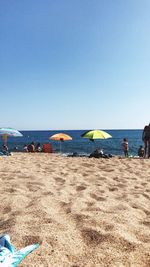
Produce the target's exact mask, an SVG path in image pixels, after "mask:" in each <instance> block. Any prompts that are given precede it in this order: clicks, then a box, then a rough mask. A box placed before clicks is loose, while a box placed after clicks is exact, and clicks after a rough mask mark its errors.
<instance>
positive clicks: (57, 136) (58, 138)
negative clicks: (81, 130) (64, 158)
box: [49, 133, 72, 152]
mask: <svg viewBox="0 0 150 267" xmlns="http://www.w3.org/2000/svg"><path fill="white" fill-rule="evenodd" d="M49 139H51V140H54V141H60V152H61V142H64V141H68V140H72V137H71V136H70V135H68V134H64V133H57V134H54V135H52V136H50V137H49Z"/></svg>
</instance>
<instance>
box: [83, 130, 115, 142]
mask: <svg viewBox="0 0 150 267" xmlns="http://www.w3.org/2000/svg"><path fill="white" fill-rule="evenodd" d="M81 137H83V138H88V139H90V140H91V141H94V139H108V138H111V137H112V136H111V135H110V134H108V133H107V132H105V131H102V130H91V131H87V132H85V133H83V134H82V135H81Z"/></svg>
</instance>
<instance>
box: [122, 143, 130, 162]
mask: <svg viewBox="0 0 150 267" xmlns="http://www.w3.org/2000/svg"><path fill="white" fill-rule="evenodd" d="M122 148H123V152H124V155H125V157H126V158H127V157H128V156H129V155H128V151H129V145H128V140H127V139H126V138H124V139H123V142H122Z"/></svg>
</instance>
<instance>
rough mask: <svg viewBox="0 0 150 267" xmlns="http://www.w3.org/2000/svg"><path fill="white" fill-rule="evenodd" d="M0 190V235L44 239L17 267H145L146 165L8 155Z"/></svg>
mask: <svg viewBox="0 0 150 267" xmlns="http://www.w3.org/2000/svg"><path fill="white" fill-rule="evenodd" d="M0 184H1V186H0V207H1V218H0V233H8V234H9V235H10V236H11V241H12V243H13V245H14V246H15V247H16V248H18V249H19V248H22V247H24V246H26V245H29V244H32V243H35V242H41V241H42V244H41V245H40V247H39V248H38V249H37V250H35V251H34V252H32V253H31V254H30V255H29V256H28V257H26V258H25V260H24V261H23V262H22V263H21V265H20V266H22V267H25V266H26V267H29V266H30V267H31V266H34V267H37V266H40V267H60V266H61V267H98V266H99V267H100V266H101V267H103V266H105V267H106V266H113V267H123V266H125V267H130V266H132V267H149V266H150V160H148V159H119V158H117V157H115V158H111V159H93V158H86V157H74V158H72V157H64V156H60V155H56V154H46V153H33V154H29V153H28V154H26V153H13V155H12V156H9V157H1V158H0Z"/></svg>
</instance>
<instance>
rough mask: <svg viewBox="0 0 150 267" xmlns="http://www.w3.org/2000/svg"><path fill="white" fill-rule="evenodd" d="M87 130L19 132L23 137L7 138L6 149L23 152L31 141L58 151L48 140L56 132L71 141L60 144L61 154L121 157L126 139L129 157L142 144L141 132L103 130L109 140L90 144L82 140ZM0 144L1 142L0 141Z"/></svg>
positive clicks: (55, 143) (56, 142)
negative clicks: (100, 153)
mask: <svg viewBox="0 0 150 267" xmlns="http://www.w3.org/2000/svg"><path fill="white" fill-rule="evenodd" d="M85 131H87V130H67V131H66V130H65V131H64V130H62V131H20V132H21V133H22V134H23V137H8V142H7V144H8V147H9V150H10V151H14V148H15V147H17V150H18V151H23V146H24V144H29V143H31V142H32V141H34V142H35V143H40V144H41V145H42V144H43V143H51V144H52V146H53V150H54V152H56V153H57V152H59V151H60V142H59V141H52V140H49V137H50V136H52V135H53V134H56V133H58V132H63V133H66V134H69V135H70V136H71V137H72V140H71V141H65V142H62V144H61V153H74V152H77V153H78V154H90V153H91V152H92V151H93V150H94V149H96V148H100V149H103V151H104V153H106V154H112V155H123V152H122V147H121V143H122V140H123V138H127V139H128V142H129V153H130V155H137V150H138V148H139V146H140V145H143V142H142V130H107V129H106V130H105V131H106V132H108V133H109V134H111V136H112V138H110V139H99V140H95V141H94V142H91V141H90V140H89V139H86V138H82V137H81V134H83V133H84V132H85ZM1 144H2V141H1Z"/></svg>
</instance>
